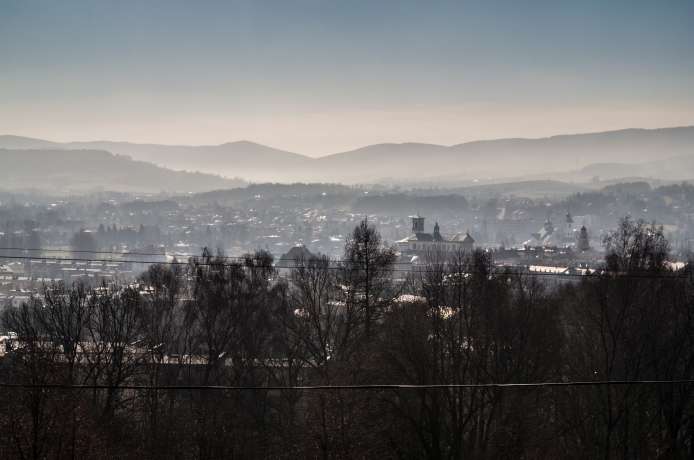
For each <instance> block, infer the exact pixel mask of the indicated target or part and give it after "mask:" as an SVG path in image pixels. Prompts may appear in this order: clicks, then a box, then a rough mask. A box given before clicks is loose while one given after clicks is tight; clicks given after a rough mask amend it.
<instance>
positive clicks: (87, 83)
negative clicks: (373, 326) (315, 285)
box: [0, 0, 694, 156]
mask: <svg viewBox="0 0 694 460" xmlns="http://www.w3.org/2000/svg"><path fill="white" fill-rule="evenodd" d="M683 125H694V1H693V0H686V1H662V2H656V1H647V2H639V1H625V2H608V1H595V2H591V1H585V0H584V1H572V2H568V1H564V2H557V1H556V0H555V1H547V2H543V1H524V2H519V1H508V2H498V1H480V2H463V1H433V2H432V1H422V2H409V1H402V0H398V1H374V0H369V1H364V2H359V1H354V0H350V1H288V0H285V1H276V2H271V1H252V2H231V1H219V2H213V1H195V2H193V1H190V2H176V1H171V0H160V1H149V2H148V1H132V2H131V1H123V0H119V1H109V2H106V1H103V2H97V1H76V2H72V1H66V0H61V1H59V2H57V1H45V2H37V1H27V0H21V1H20V0H16V1H14V0H0V134H16V135H23V136H30V137H39V138H44V139H50V140H55V141H72V140H116V141H131V142H151V143H162V144H191V145H202V144H220V143H224V142H229V141H236V140H242V139H247V140H251V141H254V142H259V143H262V144H266V145H270V146H273V147H277V148H281V149H285V150H291V151H295V152H298V153H304V154H307V155H312V156H321V155H325V154H329V153H336V152H339V151H344V150H349V149H353V148H358V147H361V146H364V145H368V144H373V143H381V142H430V143H438V144H446V145H451V144H457V143H461V142H466V141H471V140H478V139H492V138H500V137H543V136H548V135H553V134H563V133H578V132H593V131H606V130H612V129H620V128H627V127H644V128H654V127H665V126H683Z"/></svg>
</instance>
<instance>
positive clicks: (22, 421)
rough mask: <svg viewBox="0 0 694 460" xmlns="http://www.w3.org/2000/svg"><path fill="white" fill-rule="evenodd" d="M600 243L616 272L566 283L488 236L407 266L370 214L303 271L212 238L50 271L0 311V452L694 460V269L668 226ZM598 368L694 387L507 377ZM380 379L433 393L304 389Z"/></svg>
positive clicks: (585, 373)
mask: <svg viewBox="0 0 694 460" xmlns="http://www.w3.org/2000/svg"><path fill="white" fill-rule="evenodd" d="M605 243H606V245H607V257H606V268H605V269H604V270H603V271H601V272H599V273H595V274H593V275H591V276H586V277H584V278H585V279H584V280H583V281H581V282H580V283H570V284H564V285H560V286H559V287H558V288H556V289H551V290H550V289H548V288H547V286H546V285H545V284H543V282H541V281H540V280H538V279H537V278H535V277H533V276H528V275H527V273H524V272H519V271H517V270H514V269H510V268H505V267H499V266H496V265H494V263H493V261H492V259H491V256H490V254H489V253H487V252H483V251H480V250H476V251H474V252H458V253H454V254H449V255H446V256H444V255H441V254H432V255H431V257H430V259H429V260H428V262H427V264H426V265H425V266H423V267H421V269H418V270H416V271H413V272H411V273H409V275H408V276H407V278H406V279H405V280H401V279H399V277H398V276H394V275H396V271H397V270H396V267H397V262H396V260H395V254H394V251H393V249H392V248H389V247H387V246H385V245H384V244H383V242H382V240H381V237H380V235H379V234H378V232H377V231H376V229H375V227H374V226H373V225H369V224H368V223H366V222H362V223H361V224H360V225H359V226H357V228H355V230H354V231H353V232H352V234H351V235H350V236H349V237H348V238H347V240H346V243H345V251H344V254H343V257H342V260H340V261H334V260H331V259H329V258H328V257H325V256H316V257H312V258H309V259H298V260H296V261H295V266H294V267H292V268H291V269H290V272H288V273H287V272H284V273H280V272H278V269H277V268H275V266H274V265H273V258H272V256H271V255H270V254H269V253H268V252H266V251H262V250H258V251H256V252H255V253H254V254H248V255H246V256H245V257H243V258H241V259H231V258H227V257H226V256H225V254H224V253H223V252H221V251H219V250H218V251H216V252H214V251H211V250H208V249H205V250H204V251H203V252H202V254H201V255H200V256H199V257H193V258H191V259H190V261H189V262H188V264H187V265H184V266H181V265H165V264H164V265H154V266H152V267H151V268H150V269H149V270H148V271H147V272H146V273H144V274H143V275H142V276H141V278H140V279H139V280H138V283H137V284H136V285H130V286H118V285H108V286H107V285H104V286H102V287H101V288H95V289H90V288H87V287H86V286H84V285H83V284H79V283H77V284H73V285H71V286H66V285H64V284H55V285H50V286H46V287H45V288H44V289H43V293H42V295H41V296H40V297H37V298H36V299H35V300H34V301H33V302H31V303H29V304H25V305H23V306H22V307H21V308H14V309H9V310H7V311H6V313H5V315H4V317H3V325H4V328H5V329H6V331H11V332H12V333H14V334H16V337H14V336H12V337H11V339H10V340H9V343H10V344H11V347H10V350H8V353H7V354H6V355H5V356H4V358H3V359H2V368H1V369H0V382H1V383H5V384H8V383H9V384H15V385H19V386H16V387H0V407H2V408H3V410H2V411H0V452H1V454H0V457H2V458H52V459H53V458H55V459H62V458H80V459H90V458H99V459H104V458H153V459H158V458H161V459H169V458H180V459H216V458H239V459H240V458H287V459H289V458H301V459H303V458H324V459H325V458H345V459H346V458H363V459H367V458H368V459H371V458H393V459H395V458H432V459H443V458H447V459H462V458H471V459H490V458H526V459H554V458H573V459H595V458H605V459H612V458H619V459H641V458H643V459H650V458H668V459H684V458H691V455H692V452H694V406H693V403H694V398H693V397H692V391H694V384H692V383H689V382H687V381H688V380H690V379H692V371H693V370H694V273H693V272H692V270H691V266H690V265H687V266H686V267H685V269H683V270H680V271H673V270H672V269H671V268H670V265H669V264H668V256H667V255H668V245H667V241H666V240H665V238H664V235H663V231H662V228H661V227H658V226H656V225H648V224H646V223H644V222H635V221H633V220H629V219H624V220H622V221H621V224H620V227H619V231H618V232H616V233H614V234H613V235H611V236H610V237H609V238H608V239H607V240H606V242H605ZM602 381H620V382H630V381H685V382H680V383H671V384H620V385H582V386H560V387H537V386H523V387H499V386H494V385H495V384H508V383H518V384H527V383H537V382H556V383H560V382H602ZM51 384H65V385H79V386H80V388H61V387H45V386H42V385H51ZM379 384H380V385H383V384H409V385H426V386H428V387H418V388H398V389H394V388H372V389H364V388H361V389H340V390H336V389H320V390H308V389H304V388H296V387H306V386H321V387H323V386H345V385H357V386H358V385H379ZM449 384H456V385H479V386H476V387H469V386H468V387H464V386H458V387H454V388H451V387H440V386H439V387H437V385H449ZM138 385H139V386H145V387H146V388H139V389H138V388H133V386H138ZM217 385H223V386H232V387H239V388H243V387H246V388H255V389H247V390H229V389H202V388H201V387H207V386H217ZM190 386H192V387H194V388H188V387H190ZM268 386H271V387H283V388H284V389H275V390H263V389H257V387H268ZM171 387H175V388H171Z"/></svg>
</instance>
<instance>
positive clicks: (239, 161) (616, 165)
mask: <svg viewBox="0 0 694 460" xmlns="http://www.w3.org/2000/svg"><path fill="white" fill-rule="evenodd" d="M2 147H4V148H13V149H18V148H25V149H80V148H84V149H99V150H106V151H109V152H112V153H114V154H120V155H128V156H131V157H132V158H133V159H135V160H140V161H147V162H151V163H156V164H158V165H162V166H166V167H167V168H172V169H177V170H182V169H185V170H194V171H201V172H206V173H213V174H222V175H226V176H229V177H236V176H239V177H243V178H244V179H247V180H251V181H256V182H258V181H262V182H266V181H271V182H282V183H293V182H342V183H365V182H373V181H382V182H383V181H388V180H391V179H392V180H402V179H426V178H438V177H447V178H451V179H457V180H465V179H476V178H487V177H505V178H514V177H515V178H518V177H525V176H532V175H539V174H556V173H566V172H569V171H571V172H572V174H574V175H575V176H576V180H580V179H581V178H585V176H587V175H591V174H594V175H606V176H609V177H613V176H615V174H617V176H618V175H619V169H620V168H621V167H622V166H621V165H626V166H624V174H623V175H622V176H623V177H625V176H632V175H642V176H646V177H648V176H652V177H657V176H660V177H661V178H663V179H690V178H694V127H679V128H663V129H652V130H646V129H626V130H620V131H608V132H603V133H592V134H576V135H562V136H553V137H547V138H542V139H500V140H489V141H476V142H468V143H464V144H458V145H453V146H450V147H448V146H442V145H434V144H418V143H405V144H379V145H371V146H367V147H363V148H360V149H357V150H352V151H348V152H342V153H337V154H332V155H326V156H322V157H319V158H310V157H308V156H304V155H300V154H297V153H292V152H286V151H283V150H278V149H274V148H271V147H266V146H263V145H260V144H255V143H253V142H248V141H240V142H233V143H227V144H222V145H219V146H199V147H194V146H166V145H152V144H132V143H127V142H106V141H100V142H71V143H65V144H61V143H55V142H50V141H44V140H39V139H29V138H23V137H17V136H0V148H2ZM689 156H691V158H688V157H689ZM649 162H654V164H653V165H648V163H649ZM634 165H641V166H639V167H635V168H631V166H634ZM572 180H573V179H572Z"/></svg>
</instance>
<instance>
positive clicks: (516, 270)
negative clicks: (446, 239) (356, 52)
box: [0, 247, 668, 278]
mask: <svg viewBox="0 0 694 460" xmlns="http://www.w3.org/2000/svg"><path fill="white" fill-rule="evenodd" d="M2 250H27V249H23V248H2V247H0V251H2ZM29 250H32V249H29ZM41 251H55V252H65V251H62V250H41ZM70 252H82V253H89V254H114V255H127V254H126V253H119V252H101V251H86V250H85V251H70ZM430 254H432V253H430ZM130 255H138V256H162V255H163V254H130ZM270 255H273V254H271V253H270ZM274 256H275V255H273V257H274ZM2 257H3V258H5V259H18V260H43V261H56V262H57V261H65V262H100V263H107V264H108V263H122V264H127V263H147V264H153V265H156V264H161V265H190V264H193V265H197V266H235V265H232V264H231V263H230V264H219V263H215V262H212V263H208V262H202V260H201V258H200V256H190V257H189V260H188V261H175V262H174V261H165V262H153V261H148V260H128V259H125V260H124V259H119V260H116V259H97V258H94V259H84V258H77V257H61V258H53V257H46V256H33V257H32V256H2ZM218 257H219V258H222V259H230V260H239V261H244V260H247V259H248V258H250V259H251V260H252V259H253V254H249V256H216V255H214V256H212V258H213V259H215V258H218ZM193 258H195V259H196V260H195V261H191V259H193ZM275 260H277V259H275ZM305 260H306V261H308V260H309V259H305ZM331 261H332V259H331ZM445 262H446V261H445V259H444V260H443V261H441V262H439V261H432V262H431V263H434V264H436V263H445ZM392 265H395V266H400V265H405V266H407V267H411V269H412V270H411V271H414V272H417V273H430V272H434V271H436V270H432V269H431V268H428V269H421V268H419V267H421V266H417V265H414V266H413V265H412V263H411V262H393V263H392ZM528 266H530V265H528ZM536 266H537V267H544V266H543V265H536ZM303 267H305V265H288V266H285V267H278V266H275V268H279V269H292V268H303ZM546 267H547V268H548V269H550V268H555V267H551V266H546ZM495 268H497V269H501V270H502V271H503V270H506V271H508V272H510V274H512V275H521V276H531V275H538V276H543V277H546V276H562V277H567V276H573V277H576V276H579V277H581V276H586V275H584V274H582V273H552V272H545V271H537V270H532V271H531V270H529V269H527V268H525V267H518V266H505V265H496V266H495ZM322 269H328V270H344V269H353V270H360V268H349V267H344V266H330V267H322ZM579 270H592V271H593V272H596V271H599V272H601V273H615V274H617V275H620V276H621V277H624V278H633V277H638V278H666V277H668V276H667V275H663V274H657V275H656V274H654V273H653V272H651V271H650V270H630V271H629V273H628V274H627V273H623V272H621V271H619V270H610V269H606V268H598V269H585V268H583V269H581V268H579ZM394 271H399V272H404V271H410V270H394ZM638 273H643V275H638ZM448 274H468V275H474V274H484V275H491V274H503V273H500V272H499V271H497V272H495V273H494V272H480V271H470V270H464V271H462V270H455V271H454V272H452V273H448Z"/></svg>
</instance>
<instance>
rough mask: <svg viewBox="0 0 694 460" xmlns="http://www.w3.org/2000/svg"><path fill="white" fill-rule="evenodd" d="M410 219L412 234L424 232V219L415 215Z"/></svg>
mask: <svg viewBox="0 0 694 460" xmlns="http://www.w3.org/2000/svg"><path fill="white" fill-rule="evenodd" d="M410 219H412V231H413V232H414V233H422V232H424V217H419V214H417V215H416V216H410Z"/></svg>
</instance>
